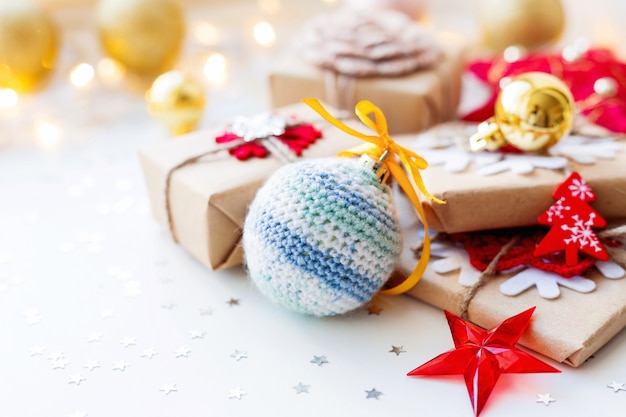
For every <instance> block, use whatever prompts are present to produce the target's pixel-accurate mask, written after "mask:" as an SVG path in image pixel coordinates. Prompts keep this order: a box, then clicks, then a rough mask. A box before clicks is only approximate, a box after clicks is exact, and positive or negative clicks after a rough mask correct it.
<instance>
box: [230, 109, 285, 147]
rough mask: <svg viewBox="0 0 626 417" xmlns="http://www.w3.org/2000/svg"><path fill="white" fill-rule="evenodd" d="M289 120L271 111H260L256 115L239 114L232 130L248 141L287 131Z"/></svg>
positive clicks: (278, 134)
mask: <svg viewBox="0 0 626 417" xmlns="http://www.w3.org/2000/svg"><path fill="white" fill-rule="evenodd" d="M286 127H287V121H286V120H285V119H284V118H282V117H280V116H278V115H276V114H271V113H260V114H256V115H254V116H250V117H245V116H238V117H236V118H235V120H233V123H232V126H231V127H230V131H231V132H232V133H233V134H235V135H237V136H239V137H241V138H243V139H244V140H245V141H246V142H251V141H253V140H256V139H263V138H267V137H270V136H280V135H282V134H283V133H285V128H286Z"/></svg>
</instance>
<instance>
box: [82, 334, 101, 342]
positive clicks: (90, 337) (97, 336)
mask: <svg viewBox="0 0 626 417" xmlns="http://www.w3.org/2000/svg"><path fill="white" fill-rule="evenodd" d="M85 338H86V339H87V343H93V342H99V341H100V339H102V333H98V332H91V333H89V334H88V335H87V336H85Z"/></svg>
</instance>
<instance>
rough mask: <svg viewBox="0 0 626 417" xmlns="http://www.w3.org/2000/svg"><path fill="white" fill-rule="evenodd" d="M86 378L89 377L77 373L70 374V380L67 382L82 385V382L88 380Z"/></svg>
mask: <svg viewBox="0 0 626 417" xmlns="http://www.w3.org/2000/svg"><path fill="white" fill-rule="evenodd" d="M86 380H87V378H85V377H84V376H82V375H81V374H76V375H72V376H70V379H69V381H67V383H68V384H76V385H80V383H81V382H83V381H86Z"/></svg>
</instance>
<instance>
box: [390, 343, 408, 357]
mask: <svg viewBox="0 0 626 417" xmlns="http://www.w3.org/2000/svg"><path fill="white" fill-rule="evenodd" d="M389 352H391V353H395V354H396V356H400V354H401V353H406V350H404V346H394V345H391V350H390V351H389Z"/></svg>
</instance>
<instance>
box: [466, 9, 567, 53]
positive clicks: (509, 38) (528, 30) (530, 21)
mask: <svg viewBox="0 0 626 417" xmlns="http://www.w3.org/2000/svg"><path fill="white" fill-rule="evenodd" d="M478 24H479V27H480V31H481V33H482V41H483V43H484V44H485V45H486V46H487V47H489V48H491V49H493V50H496V51H503V50H504V49H505V48H506V47H508V46H511V45H519V46H523V47H524V48H526V49H536V48H539V47H541V46H544V45H546V44H549V43H551V42H555V41H556V40H557V39H558V38H559V37H560V36H561V34H562V33H563V29H564V26H565V13H564V10H563V5H562V4H561V1H560V0H479V2H478Z"/></svg>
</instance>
